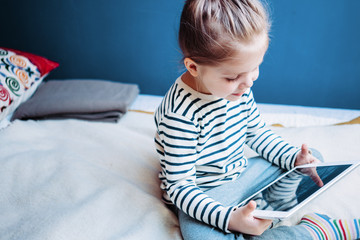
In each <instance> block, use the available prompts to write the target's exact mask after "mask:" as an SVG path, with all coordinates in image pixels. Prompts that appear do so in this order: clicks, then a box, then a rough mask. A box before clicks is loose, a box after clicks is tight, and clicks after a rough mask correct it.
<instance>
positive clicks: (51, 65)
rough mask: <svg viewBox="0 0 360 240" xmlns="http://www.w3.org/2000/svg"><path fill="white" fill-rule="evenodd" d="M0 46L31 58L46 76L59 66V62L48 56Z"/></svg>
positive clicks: (42, 74)
mask: <svg viewBox="0 0 360 240" xmlns="http://www.w3.org/2000/svg"><path fill="white" fill-rule="evenodd" d="M0 48H1V49H5V50H8V51H12V52H14V53H16V54H18V55H22V56H24V57H26V58H28V59H29V60H30V62H32V63H33V64H34V65H36V66H37V68H38V69H39V72H40V74H41V76H44V75H45V74H47V73H49V72H50V71H51V70H53V69H55V68H57V67H58V66H59V64H58V63H57V62H53V61H51V60H49V59H47V58H44V57H41V56H38V55H35V54H32V53H28V52H23V51H20V50H16V49H11V48H4V47H0Z"/></svg>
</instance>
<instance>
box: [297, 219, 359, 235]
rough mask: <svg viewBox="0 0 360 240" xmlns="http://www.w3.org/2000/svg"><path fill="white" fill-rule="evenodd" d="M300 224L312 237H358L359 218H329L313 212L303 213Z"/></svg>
mask: <svg viewBox="0 0 360 240" xmlns="http://www.w3.org/2000/svg"><path fill="white" fill-rule="evenodd" d="M300 224H301V225H303V226H304V227H305V228H306V229H307V230H308V231H309V232H310V234H311V235H312V237H313V238H314V239H321V240H350V239H360V219H352V220H346V219H330V218H329V217H328V216H326V215H321V214H316V213H313V214H307V215H305V216H304V217H303V218H302V219H301V221H300Z"/></svg>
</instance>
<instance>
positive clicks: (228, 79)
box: [225, 77, 238, 82]
mask: <svg viewBox="0 0 360 240" xmlns="http://www.w3.org/2000/svg"><path fill="white" fill-rule="evenodd" d="M225 79H226V81H229V82H232V81H235V80H236V79H238V77H235V78H225Z"/></svg>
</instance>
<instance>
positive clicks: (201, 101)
mask: <svg viewBox="0 0 360 240" xmlns="http://www.w3.org/2000/svg"><path fill="white" fill-rule="evenodd" d="M155 123H156V126H157V134H156V136H155V145H156V150H157V153H158V155H159V157H160V164H161V168H162V171H161V172H160V174H159V176H160V179H161V181H162V184H161V188H162V189H163V190H164V191H165V194H164V199H165V200H166V201H168V202H172V203H173V204H175V205H176V206H177V207H178V208H180V209H181V210H182V211H184V212H185V213H187V214H188V215H190V216H191V217H194V218H195V219H197V220H200V221H203V222H205V223H207V224H210V225H212V226H215V227H218V228H220V229H222V230H224V231H227V225H228V221H229V216H230V212H231V211H232V209H233V208H234V207H233V206H228V207H225V206H223V205H222V204H221V203H219V202H216V201H215V200H213V199H211V198H209V197H208V196H207V195H206V190H207V189H209V188H213V187H215V186H219V185H221V184H223V183H226V182H229V181H233V180H235V179H236V178H237V177H238V176H239V175H240V174H241V172H242V171H243V170H245V168H246V165H247V159H246V157H245V156H244V144H245V143H246V144H248V145H249V146H250V147H251V148H252V149H254V150H256V151H257V152H258V153H259V154H260V155H261V156H263V157H265V158H266V159H268V160H269V161H270V162H272V163H274V164H277V165H279V166H280V167H282V168H284V169H291V168H292V167H293V165H294V161H295V157H296V153H297V152H298V149H297V148H294V147H292V146H290V145H289V144H287V143H286V142H284V141H283V140H282V139H281V138H280V137H279V136H277V135H275V134H274V133H273V132H271V131H270V130H268V129H267V128H265V124H264V122H263V121H262V120H261V118H260V115H259V112H258V110H257V107H256V103H255V101H254V98H253V95H252V92H251V90H248V91H247V92H246V93H245V94H244V95H243V96H242V97H241V99H240V100H238V101H234V102H231V101H228V100H226V99H223V98H217V97H214V96H212V95H205V94H201V93H198V92H196V91H194V90H193V89H191V88H190V87H188V86H187V85H186V84H184V83H183V82H182V81H181V78H178V79H177V81H176V82H175V83H174V85H173V86H172V87H171V88H170V90H169V91H168V93H167V94H166V95H165V97H164V99H163V101H162V103H161V105H160V106H159V108H158V109H157V111H156V113H155ZM204 191H205V193H204Z"/></svg>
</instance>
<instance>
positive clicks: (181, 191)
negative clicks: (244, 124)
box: [155, 113, 233, 232]
mask: <svg viewBox="0 0 360 240" xmlns="http://www.w3.org/2000/svg"><path fill="white" fill-rule="evenodd" d="M155 143H156V147H157V151H158V153H159V155H160V156H161V157H160V158H161V159H160V164H161V168H162V169H161V171H162V172H161V174H160V176H161V178H162V179H161V180H162V182H163V184H164V186H163V188H164V190H165V191H166V193H167V196H168V197H169V198H170V200H171V202H172V203H173V204H175V205H176V206H177V207H178V208H179V209H181V210H182V211H183V212H185V213H186V214H188V215H189V216H191V217H193V218H195V219H197V220H199V221H202V222H205V223H207V224H210V225H212V226H214V227H217V228H220V229H222V230H223V231H226V232H229V231H228V230H227V225H228V222H229V218H230V213H231V211H232V209H233V207H224V206H222V205H221V204H220V203H219V202H217V201H215V200H213V199H212V198H210V197H209V196H208V195H207V194H205V193H204V192H203V191H202V190H201V189H200V188H199V187H198V186H197V185H196V183H195V180H196V161H197V143H198V127H197V126H195V125H194V123H193V122H192V121H190V120H189V119H187V118H186V117H183V116H181V115H177V114H174V113H170V114H167V115H164V116H163V118H162V119H161V121H160V122H158V132H157V137H156V138H155Z"/></svg>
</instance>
